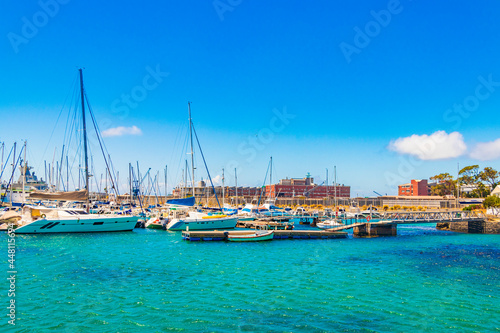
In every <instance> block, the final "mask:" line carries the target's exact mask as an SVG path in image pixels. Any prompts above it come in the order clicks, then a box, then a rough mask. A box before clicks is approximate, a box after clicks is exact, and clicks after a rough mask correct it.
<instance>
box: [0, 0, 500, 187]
mask: <svg viewBox="0 0 500 333" xmlns="http://www.w3.org/2000/svg"><path fill="white" fill-rule="evenodd" d="M55 4H56V5H55ZM498 17H500V4H498V2H496V1H481V2H478V3H474V4H472V3H470V2H466V1H444V2H440V3H432V5H431V4H430V3H429V2H424V1H420V0H413V1H410V0H401V1H399V2H398V1H357V2H350V1H336V2H332V1H316V2H314V3H311V4H309V3H308V4H304V3H303V2H298V1H292V2H290V1H274V2H273V3H268V2H264V1H246V0H242V1H238V0H232V1H229V0H221V1H202V2H201V1H161V2H160V1H155V2H147V3H140V4H139V3H138V2H131V1H123V2H120V4H118V3H102V2H97V1H86V2H82V1H75V0H73V1H67V0H65V1H62V0H61V1H60V2H56V0H54V1H46V2H44V1H41V2H36V1H31V2H28V3H16V2H13V1H8V2H7V1H6V2H4V10H3V11H2V12H1V13H0V20H1V21H2V25H1V32H2V33H1V34H0V35H1V36H2V38H0V49H1V57H2V61H1V62H0V68H1V73H2V75H1V76H0V90H1V91H2V98H1V99H0V115H1V117H2V120H1V124H2V126H1V131H0V141H2V142H5V144H6V146H8V147H9V149H10V146H11V145H12V143H13V142H14V141H18V142H20V141H21V140H28V145H29V148H28V156H29V159H30V162H31V163H30V164H32V165H33V166H35V168H36V171H38V173H39V174H42V173H43V161H44V160H47V161H50V162H51V161H52V159H53V153H54V149H55V148H56V147H58V148H57V149H58V152H59V154H60V150H61V146H62V143H63V135H64V125H65V120H64V121H62V120H60V121H59V123H57V126H56V119H57V117H58V115H59V113H60V111H61V109H64V110H66V111H64V110H63V113H62V114H63V115H62V116H61V119H65V117H66V115H67V112H69V111H67V110H69V108H68V107H67V106H68V103H67V102H66V104H65V101H66V98H67V96H68V95H70V94H71V92H72V89H73V88H72V87H73V83H74V81H75V78H76V75H77V68H79V67H85V70H84V79H85V85H86V91H87V94H88V97H89V99H90V102H91V104H92V107H93V110H94V112H95V114H96V117H97V119H98V121H99V123H100V127H101V129H102V130H103V131H104V130H107V129H116V128H119V127H125V128H132V127H133V126H136V128H137V129H139V131H137V130H134V131H130V130H128V131H127V130H124V131H123V130H122V131H120V130H115V131H111V132H108V133H112V134H123V135H115V136H108V137H106V138H105V142H106V146H107V148H108V151H109V152H110V154H111V157H112V160H113V163H114V165H115V168H116V169H118V170H120V174H121V176H120V178H121V183H124V182H126V181H125V179H124V178H125V176H124V175H125V174H126V173H127V166H128V163H129V162H132V163H135V162H136V161H139V162H140V164H141V169H143V170H146V169H147V168H149V167H151V168H152V170H153V171H155V172H156V171H157V170H159V171H160V174H161V178H162V179H163V168H164V166H165V165H167V164H168V166H169V187H171V186H173V185H175V184H176V183H177V182H179V181H180V178H181V169H182V167H183V160H184V159H185V158H189V156H188V155H185V152H183V151H182V147H183V143H184V142H185V138H186V129H187V124H188V122H187V102H188V101H191V102H192V112H193V121H194V124H195V127H196V129H197V132H198V135H199V137H200V140H201V144H202V147H203V149H204V153H205V156H206V158H207V163H208V165H209V168H210V172H211V174H212V176H216V175H220V174H221V170H222V168H226V170H228V171H227V173H228V174H230V175H227V177H226V180H227V183H229V184H233V183H234V176H232V174H233V172H234V171H233V169H234V167H238V182H239V184H241V185H248V186H255V185H260V184H262V182H263V178H264V175H265V172H266V168H267V163H268V159H269V156H273V159H274V164H275V175H274V176H275V179H277V178H284V177H303V176H305V175H306V173H308V172H310V173H311V174H312V175H313V176H315V177H316V180H317V182H318V183H320V182H321V181H322V180H323V179H324V178H325V172H326V171H325V169H326V168H328V169H329V170H330V175H331V174H332V173H333V167H334V166H337V174H338V181H339V182H340V183H344V184H346V185H350V186H351V187H352V191H351V194H352V195H353V196H355V195H363V196H365V195H373V192H372V191H373V190H375V191H377V192H380V193H382V194H385V193H388V194H395V193H396V189H397V187H396V186H395V185H396V184H398V183H404V182H407V181H408V180H409V179H412V178H429V177H431V176H433V175H435V174H438V173H441V172H450V173H453V174H455V173H456V169H457V163H460V165H464V166H465V165H469V164H479V165H480V166H481V167H484V166H492V167H494V168H496V169H500V165H499V158H500V141H496V140H497V139H499V138H500V132H499V131H498V129H499V125H500V120H499V117H498V109H499V106H500V62H499V61H498V59H499V58H500V49H499V46H498V45H499V41H500V22H499V20H498ZM30 27H31V28H32V29H31V30H30ZM33 28H34V29H33ZM152 72H156V73H157V74H156V76H155V75H152V74H151V73H152ZM155 78H156V79H155ZM497 82H498V83H497ZM146 86H147V88H148V89H146V88H145V87H146ZM144 92H145V93H144ZM134 93H135V95H134ZM141 93H142V94H141ZM127 95H129V96H132V95H134V96H136V99H133V98H132V100H131V104H128V105H127V104H126V102H125V101H124V99H123V96H127ZM455 106H457V107H455ZM460 106H462V109H461V111H460ZM284 115H285V116H284ZM53 130H54V135H53V136H52V138H51V139H50V140H49V138H50V133H51V132H52V131H53ZM130 132H132V134H128V135H127V134H126V133H130ZM454 132H457V133H454ZM133 133H136V134H133ZM137 133H141V134H137ZM453 133H454V134H453ZM398 139H399V140H398ZM93 151H96V152H97V147H94V148H93ZM196 156H197V157H196V164H197V167H198V169H197V171H196V178H197V179H199V178H201V177H203V178H206V172H205V171H204V170H203V166H202V161H201V158H200V155H199V154H197V155H196ZM95 160H96V162H95V163H96V168H97V169H98V170H101V169H102V170H103V166H102V162H99V161H98V160H99V159H98V156H97V154H96V156H95ZM99 163H101V164H99ZM100 172H102V171H96V173H97V174H99V173H100ZM320 179H321V180H320ZM330 179H331V177H330Z"/></svg>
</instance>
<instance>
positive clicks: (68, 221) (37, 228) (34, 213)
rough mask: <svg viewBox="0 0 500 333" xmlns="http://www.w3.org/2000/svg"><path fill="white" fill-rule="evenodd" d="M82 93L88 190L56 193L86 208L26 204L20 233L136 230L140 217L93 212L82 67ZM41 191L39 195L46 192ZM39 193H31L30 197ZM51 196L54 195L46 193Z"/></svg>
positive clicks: (58, 197) (59, 198) (18, 231)
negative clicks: (90, 196) (91, 206)
mask: <svg viewBox="0 0 500 333" xmlns="http://www.w3.org/2000/svg"><path fill="white" fill-rule="evenodd" d="M79 75H80V95H81V102H82V127H83V128H82V130H83V146H84V152H85V190H81V191H76V192H63V193H57V194H53V195H54V196H56V197H57V199H58V200H71V201H80V202H85V203H86V206H85V207H86V209H77V208H47V207H39V206H29V205H27V206H25V207H24V208H23V213H22V218H21V220H20V221H19V225H20V226H19V227H18V228H17V229H15V233H16V234H46V233H63V232H104V231H106V232H107V231H132V230H133V229H134V228H135V225H136V224H137V221H138V220H139V218H140V217H139V216H132V215H128V216H127V215H125V216H124V215H113V214H106V215H101V214H89V207H90V199H89V167H88V149H87V127H86V123H85V90H84V87H83V73H82V69H79ZM43 194H44V193H39V194H38V195H43ZM33 195H36V194H31V195H30V197H32V196H33ZM45 195H51V194H48V193H47V194H45Z"/></svg>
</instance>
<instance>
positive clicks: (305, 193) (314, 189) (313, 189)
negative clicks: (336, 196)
mask: <svg viewBox="0 0 500 333" xmlns="http://www.w3.org/2000/svg"><path fill="white" fill-rule="evenodd" d="M324 183H325V182H322V183H321V184H319V185H318V186H315V187H313V188H312V189H310V190H309V191H307V192H304V196H305V197H306V198H307V197H309V193H311V192H314V191H316V189H317V188H318V187H321V186H322V185H323V184H324Z"/></svg>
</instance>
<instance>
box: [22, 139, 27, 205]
mask: <svg viewBox="0 0 500 333" xmlns="http://www.w3.org/2000/svg"><path fill="white" fill-rule="evenodd" d="M21 166H22V163H21ZM27 168H28V164H27V163H26V141H24V167H22V168H21V169H22V172H23V175H22V176H23V198H22V203H24V202H25V198H24V185H25V183H26V169H27Z"/></svg>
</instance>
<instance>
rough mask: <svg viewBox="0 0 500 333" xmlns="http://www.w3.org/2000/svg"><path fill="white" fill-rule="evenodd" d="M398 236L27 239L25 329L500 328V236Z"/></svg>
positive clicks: (20, 261) (22, 287) (21, 273)
mask: <svg viewBox="0 0 500 333" xmlns="http://www.w3.org/2000/svg"><path fill="white" fill-rule="evenodd" d="M398 232H399V235H398V236H397V237H385V238H365V239H358V238H348V239H332V240H275V241H271V242H262V243H225V242H186V241H183V240H181V235H180V233H174V232H166V231H153V230H144V229H140V230H136V231H134V232H129V233H103V234H74V235H69V234H68V235H37V236H29V235H24V236H22V235H18V236H16V239H17V243H18V244H17V253H16V260H17V270H18V279H17V288H18V292H17V295H16V296H17V297H16V301H17V303H16V304H17V310H18V312H17V316H18V318H17V325H16V332H166V331H189V332H191V331H197V332H235V331H242V332H247V331H248V332H251V331H269V332H285V331H286V332H292V331H293V332H325V331H329V332H419V331H421V332H424V331H425V332H428V331H433V332H441V331H450V332H459V331H468V332H476V331H478V332H498V331H500V319H499V318H500V301H499V296H500V246H499V243H500V242H499V241H500V236H497V235H467V234H457V233H450V232H442V231H436V230H435V228H434V226H423V225H420V226H399V227H398ZM6 239H7V236H6V234H5V233H4V234H0V241H2V244H4V245H2V250H3V251H4V253H7V246H6V244H7V241H6ZM6 257H7V255H4V256H2V258H6ZM2 265H3V267H5V271H7V263H6V259H5V260H3V262H2ZM7 288H8V285H7V282H5V283H4V290H6V289H7ZM2 297H3V298H2V300H3V301H2V304H3V305H4V306H3V308H5V307H6V306H7V302H8V300H7V299H5V298H6V293H5V292H2ZM4 300H5V301H4ZM4 311H6V310H4ZM4 318H7V317H6V316H5V317H4ZM6 323H7V319H3V322H2V324H1V326H0V327H6V326H7V325H6Z"/></svg>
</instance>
